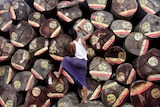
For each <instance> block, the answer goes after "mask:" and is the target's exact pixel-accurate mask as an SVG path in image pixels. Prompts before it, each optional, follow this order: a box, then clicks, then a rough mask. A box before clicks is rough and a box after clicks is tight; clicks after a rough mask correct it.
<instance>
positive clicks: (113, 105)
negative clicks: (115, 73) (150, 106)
mask: <svg viewBox="0 0 160 107" xmlns="http://www.w3.org/2000/svg"><path fill="white" fill-rule="evenodd" d="M128 97H129V89H128V88H125V87H124V86H122V85H120V84H118V83H117V82H116V81H114V80H108V81H106V82H105V83H104V84H103V87H102V91H101V98H102V102H103V103H104V104H105V106H106V107H117V106H120V105H121V104H123V102H125V101H126V100H127V98H128ZM139 107H140V106H139Z"/></svg>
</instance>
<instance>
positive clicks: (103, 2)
mask: <svg viewBox="0 0 160 107" xmlns="http://www.w3.org/2000/svg"><path fill="white" fill-rule="evenodd" d="M98 3H99V4H105V3H106V0H98Z"/></svg>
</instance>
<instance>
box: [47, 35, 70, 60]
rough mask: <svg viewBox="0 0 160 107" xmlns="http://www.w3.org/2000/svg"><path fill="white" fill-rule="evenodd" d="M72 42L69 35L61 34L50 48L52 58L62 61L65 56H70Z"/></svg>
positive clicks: (51, 43) (53, 40)
mask: <svg viewBox="0 0 160 107" xmlns="http://www.w3.org/2000/svg"><path fill="white" fill-rule="evenodd" d="M71 41H72V39H71V37H70V36H69V35H67V34H59V35H58V36H57V37H56V38H53V39H52V40H51V42H50V46H49V54H50V56H51V57H52V58H53V59H54V60H57V61H61V60H62V58H63V57H64V56H70V50H69V43H70V42H71Z"/></svg>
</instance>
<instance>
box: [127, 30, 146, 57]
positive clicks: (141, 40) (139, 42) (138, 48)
mask: <svg viewBox="0 0 160 107" xmlns="http://www.w3.org/2000/svg"><path fill="white" fill-rule="evenodd" d="M124 48H125V50H126V51H128V52H129V53H131V54H133V55H136V56H141V55H143V54H145V53H146V52H147V51H148V48H149V39H148V38H147V37H146V36H145V35H143V34H142V33H141V32H131V33H130V34H129V35H128V36H127V37H126V38H125V41H124Z"/></svg>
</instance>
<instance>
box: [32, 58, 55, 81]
mask: <svg viewBox="0 0 160 107" xmlns="http://www.w3.org/2000/svg"><path fill="white" fill-rule="evenodd" d="M53 69H54V64H53V63H52V62H51V60H48V59H37V60H36V61H35V62H34V64H33V67H32V68H31V72H32V73H33V75H34V76H35V77H36V78H37V79H39V80H44V79H46V77H47V75H48V74H49V73H50V72H52V70H53Z"/></svg>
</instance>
